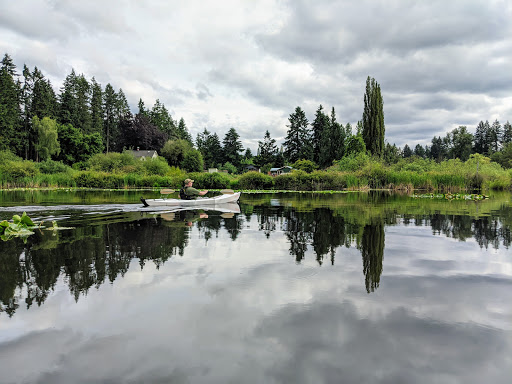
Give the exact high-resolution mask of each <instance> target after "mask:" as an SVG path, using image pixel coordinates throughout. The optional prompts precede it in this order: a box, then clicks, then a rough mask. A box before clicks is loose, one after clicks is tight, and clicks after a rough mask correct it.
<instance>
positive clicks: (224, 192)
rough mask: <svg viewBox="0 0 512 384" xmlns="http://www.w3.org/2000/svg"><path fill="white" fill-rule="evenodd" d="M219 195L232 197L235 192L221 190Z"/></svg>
mask: <svg viewBox="0 0 512 384" xmlns="http://www.w3.org/2000/svg"><path fill="white" fill-rule="evenodd" d="M220 193H222V194H223V195H232V194H234V193H235V191H233V190H232V189H223V190H222V191H220Z"/></svg>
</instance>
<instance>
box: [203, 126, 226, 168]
mask: <svg viewBox="0 0 512 384" xmlns="http://www.w3.org/2000/svg"><path fill="white" fill-rule="evenodd" d="M196 147H197V149H198V150H199V151H200V152H201V154H202V156H203V160H204V166H205V168H216V167H218V166H220V164H222V160H223V158H222V146H221V144H220V139H219V136H218V135H217V133H214V134H211V133H210V132H209V131H208V130H207V129H206V128H205V129H204V131H203V132H200V133H198V134H197V139H196Z"/></svg>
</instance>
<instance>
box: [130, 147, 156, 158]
mask: <svg viewBox="0 0 512 384" xmlns="http://www.w3.org/2000/svg"><path fill="white" fill-rule="evenodd" d="M129 152H130V153H131V154H132V155H133V157H135V158H136V159H140V160H146V159H156V158H157V157H158V153H157V151H146V150H140V149H139V148H137V149H136V150H134V151H129Z"/></svg>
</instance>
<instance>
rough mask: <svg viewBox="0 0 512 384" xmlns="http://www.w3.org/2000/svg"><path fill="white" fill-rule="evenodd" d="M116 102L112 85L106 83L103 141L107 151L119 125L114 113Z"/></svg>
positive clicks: (113, 140) (113, 141)
mask: <svg viewBox="0 0 512 384" xmlns="http://www.w3.org/2000/svg"><path fill="white" fill-rule="evenodd" d="M117 102H118V101H117V95H116V92H115V90H114V87H112V85H110V83H108V84H107V85H106V86H105V92H104V93H103V129H104V131H103V132H104V133H103V142H104V143H105V150H106V152H107V153H109V152H110V150H111V147H112V144H113V143H115V141H116V140H115V139H116V136H117V135H116V133H117V130H118V127H119V126H118V119H117V117H118V116H117V114H116V106H117Z"/></svg>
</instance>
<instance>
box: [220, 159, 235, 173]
mask: <svg viewBox="0 0 512 384" xmlns="http://www.w3.org/2000/svg"><path fill="white" fill-rule="evenodd" d="M222 169H223V170H225V171H228V173H230V174H235V173H236V172H237V169H236V167H235V166H234V165H233V164H231V163H230V162H229V161H226V162H225V163H224V165H223V166H222Z"/></svg>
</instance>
